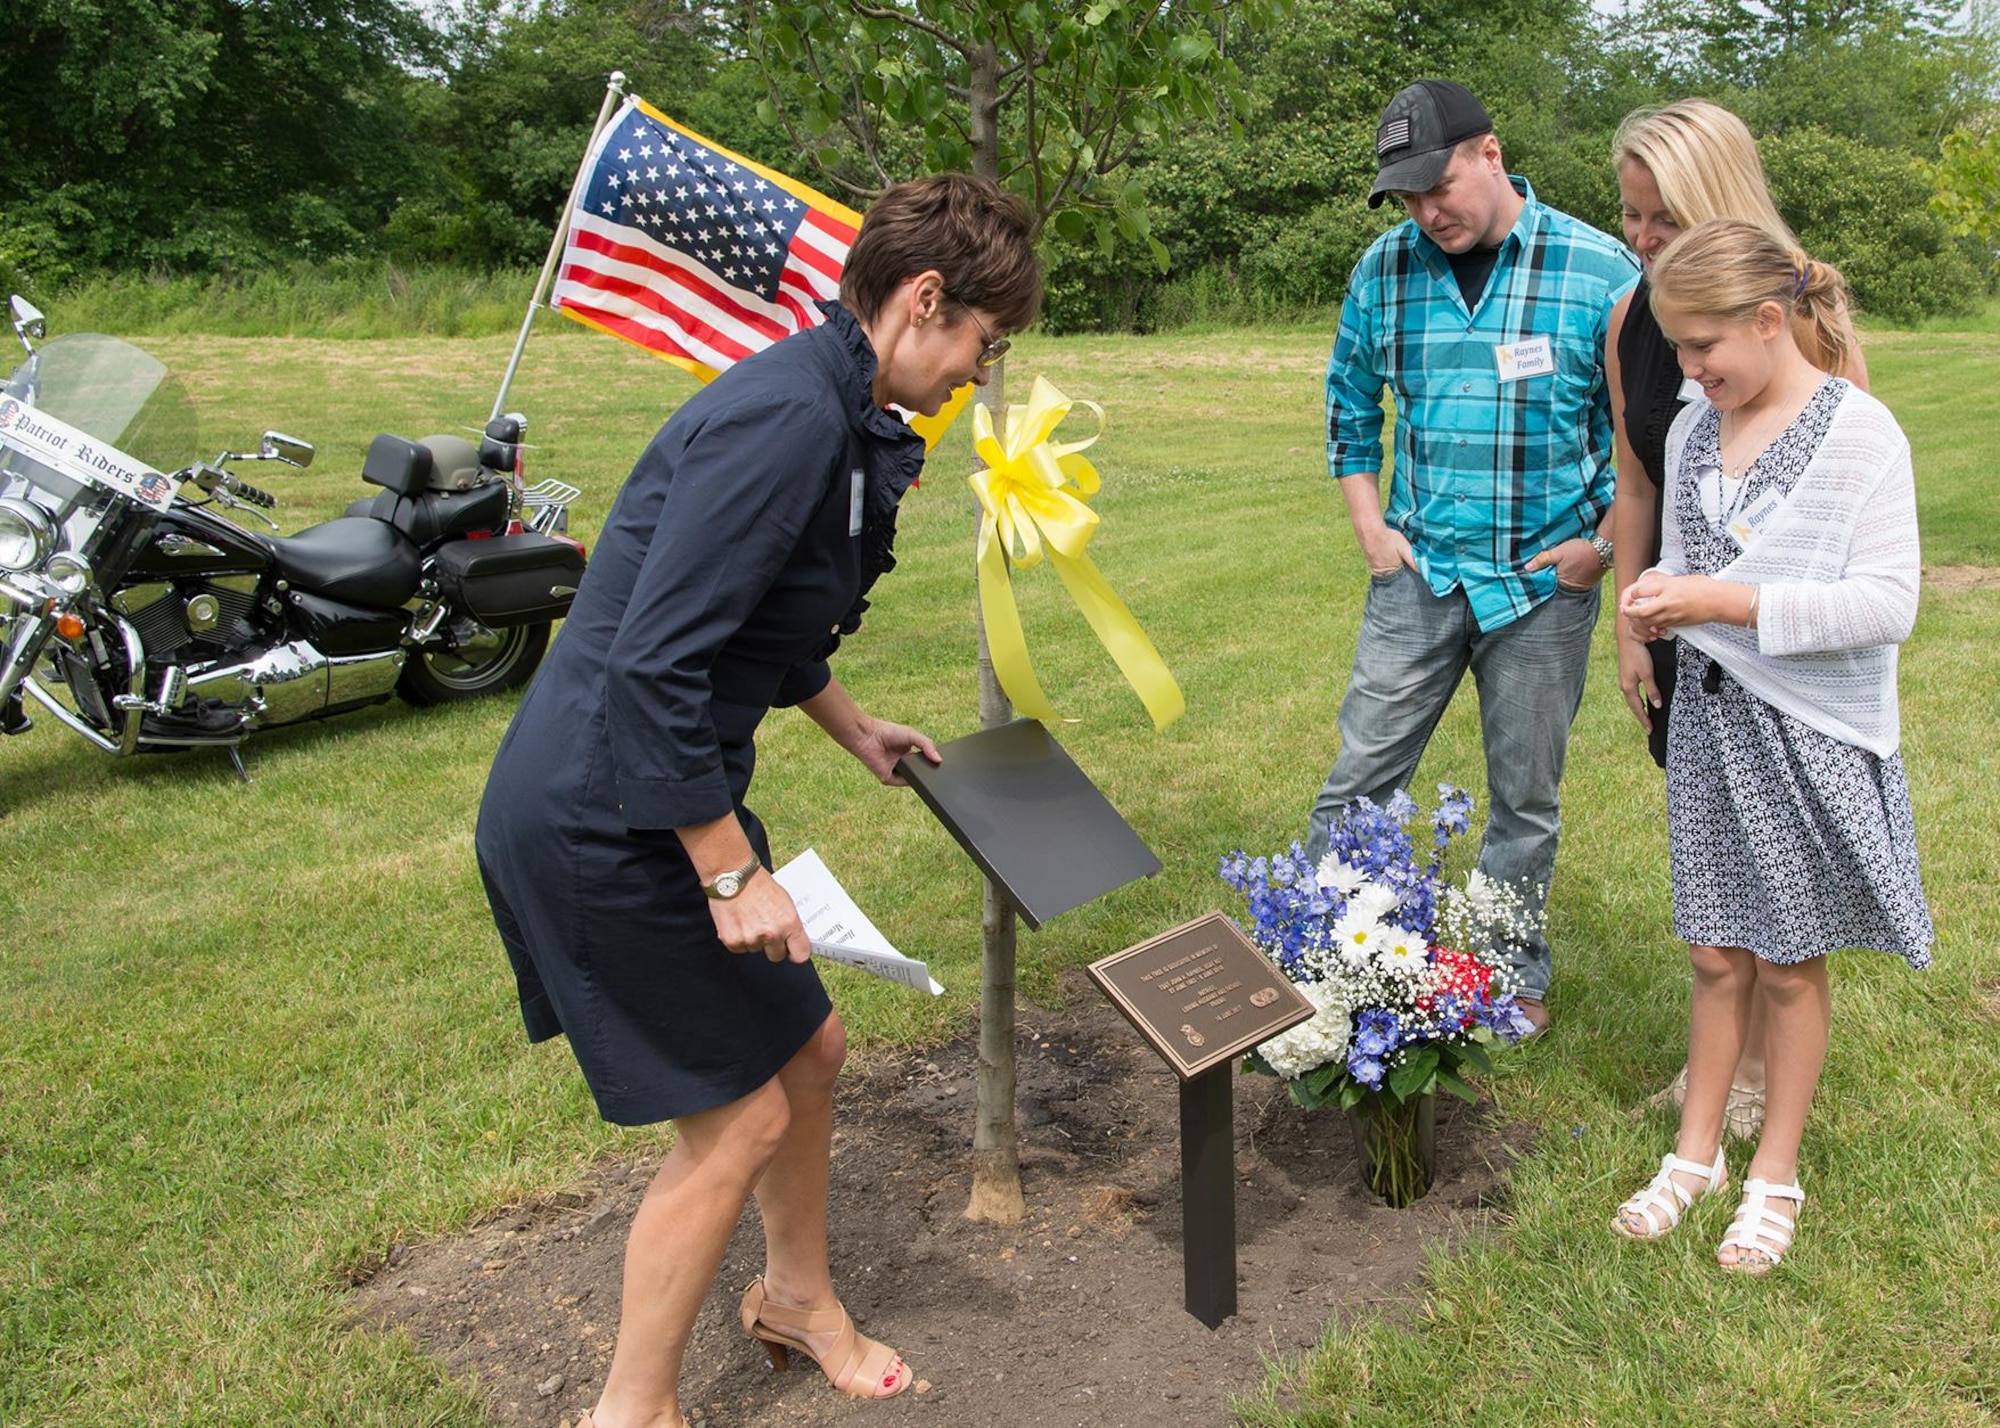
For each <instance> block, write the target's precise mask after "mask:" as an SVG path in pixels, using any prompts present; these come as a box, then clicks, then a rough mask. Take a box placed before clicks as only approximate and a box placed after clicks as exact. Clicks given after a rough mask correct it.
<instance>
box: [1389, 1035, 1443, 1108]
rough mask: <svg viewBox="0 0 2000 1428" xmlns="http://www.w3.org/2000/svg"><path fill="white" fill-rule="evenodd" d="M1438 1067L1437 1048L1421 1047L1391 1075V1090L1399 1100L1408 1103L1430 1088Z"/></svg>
mask: <svg viewBox="0 0 2000 1428" xmlns="http://www.w3.org/2000/svg"><path fill="white" fill-rule="evenodd" d="M1437 1067H1438V1050H1437V1047H1435V1046H1425V1047H1420V1048H1419V1049H1418V1050H1416V1051H1414V1052H1412V1053H1411V1054H1410V1059H1409V1060H1407V1061H1405V1062H1404V1063H1403V1064H1402V1065H1401V1066H1398V1067H1397V1068H1396V1069H1395V1070H1393V1071H1391V1072H1390V1073H1389V1089H1390V1090H1391V1091H1393V1092H1395V1095H1396V1099H1397V1100H1399V1101H1407V1100H1409V1099H1410V1097H1412V1096H1414V1095H1417V1094H1419V1093H1420V1092H1422V1091H1424V1090H1426V1089H1427V1088H1428V1087H1429V1086H1430V1084H1431V1083H1432V1081H1433V1080H1434V1079H1435V1078H1436V1075H1437Z"/></svg>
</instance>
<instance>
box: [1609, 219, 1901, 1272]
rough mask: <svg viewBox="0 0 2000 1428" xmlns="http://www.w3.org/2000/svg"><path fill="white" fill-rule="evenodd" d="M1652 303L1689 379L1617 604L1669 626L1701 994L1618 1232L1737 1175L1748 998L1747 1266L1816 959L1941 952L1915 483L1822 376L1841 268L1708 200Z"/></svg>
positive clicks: (1825, 1014)
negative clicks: (1655, 551) (1916, 733)
mask: <svg viewBox="0 0 2000 1428" xmlns="http://www.w3.org/2000/svg"><path fill="white" fill-rule="evenodd" d="M1652 304H1653V312H1654V315H1655V316H1656V317H1657V318H1658V320H1659V324H1660V328H1661V330H1662V331H1663V332H1664V333H1665V334H1666V336H1667V339H1668V340H1669V341H1670V342H1672V343H1673V344H1674V347H1675V350H1676V353H1677V355H1678V358H1679V361H1680V366H1681V370H1682V372H1684V373H1685V374H1686V375H1687V376H1688V377H1689V378H1690V379H1692V380H1693V381H1695V382H1697V383H1699V384H1700V386H1701V388H1702V391H1703V394H1704V398H1703V399H1700V400H1696V401H1693V402H1691V403H1690V404H1689V405H1688V407H1687V408H1686V409H1685V410H1684V411H1683V412H1682V413H1681V414H1680V416H1679V417H1678V418H1677V419H1676V420H1675V422H1674V424H1673V428H1672V430H1671V432H1670V433H1669V435H1668V438H1667V447H1666V469H1667V470H1668V471H1669V472H1671V473H1672V475H1671V478H1670V482H1669V487H1668V490H1667V492H1666V493H1665V499H1666V502H1667V505H1666V510H1665V513H1664V515H1665V519H1664V523H1663V530H1662V540H1661V553H1660V563H1659V564H1658V565H1657V566H1655V567H1654V568H1653V569H1651V570H1649V571H1647V572H1645V573H1644V574H1643V575H1641V576H1640V577H1639V578H1638V579H1637V580H1635V581H1633V582H1632V584H1631V586H1630V587H1628V589H1627V590H1626V592H1625V595H1624V598H1623V599H1622V600H1621V601H1620V604H1619V612H1620V614H1621V616H1623V617H1624V618H1625V619H1626V620H1628V621H1629V622H1630V623H1631V626H1632V628H1633V630H1634V632H1635V633H1636V634H1637V635H1638V636H1639V637H1640V638H1642V639H1655V638H1659V637H1660V636H1661V635H1662V634H1664V633H1666V632H1669V631H1671V632H1673V633H1674V634H1676V635H1677V636H1678V637H1679V639H1678V643H1679V689H1678V691H1677V693H1676V695H1675V700H1674V704H1673V706H1672V712H1671V715H1670V722H1669V728H1668V740H1667V836H1668V844H1669V848H1670V851H1671V861H1672V868H1673V898H1674V931H1675V935H1677V936H1679V937H1683V938H1685V939H1687V942H1688V952H1689V957H1690V959H1691V961H1692V962H1693V965H1694V993H1693V1001H1692V1008H1691V1012H1690V1016H1689V1021H1688V1090H1687V1100H1686V1104H1685V1105H1684V1106H1683V1108H1682V1115H1681V1129H1680V1136H1679V1139H1678V1141H1677V1142H1676V1145H1675V1148H1674V1151H1673V1153H1672V1154H1669V1155H1667V1156H1665V1157H1664V1158H1663V1159H1662V1160H1661V1162H1660V1172H1659V1174H1658V1175H1657V1176H1655V1177H1654V1179H1653V1181H1652V1183H1651V1184H1649V1185H1648V1186H1647V1187H1646V1188H1645V1189H1643V1190H1641V1191H1639V1192H1638V1193H1637V1194H1635V1195H1634V1196H1632V1198H1631V1199H1629V1200H1627V1201H1626V1202H1625V1204H1624V1205H1623V1206H1622V1207H1621V1208H1620V1209H1619V1211H1618V1215H1617V1218H1616V1219H1615V1220H1614V1222H1613V1228H1614V1229H1615V1230H1616V1231H1617V1232H1618V1233H1620V1234H1622V1235H1626V1236H1628V1237H1631V1238H1634V1239H1656V1238H1658V1237H1659V1236H1661V1235H1664V1234H1666V1233H1667V1232H1668V1231H1670V1230H1672V1229H1673V1228H1674V1226H1675V1225H1677V1224H1678V1223H1679V1222H1680V1219H1681V1215H1682V1213H1683V1212H1684V1211H1685V1210H1686V1209H1687V1207H1688V1206H1689V1205H1691V1204H1692V1203H1693V1202H1694V1200H1695V1199H1696V1198H1698V1197H1699V1196H1701V1195H1704V1194H1708V1193H1711V1192H1714V1191H1719V1190H1721V1189H1723V1188H1724V1187H1725V1186H1726V1184H1727V1181H1728V1172H1727V1168H1726V1166H1725V1163H1724V1160H1723V1152H1722V1131H1723V1107H1724V1102H1725V1100H1726V1098H1727V1096H1728V1093H1729V1080H1730V1074H1731V1072H1732V1070H1733V1069H1734V1067H1735V1065H1736V1060H1737V1057H1738V1055H1739V1054H1740V1053H1741V1050H1742V1046H1743V1037H1744V1030H1745V1024H1746V1021H1747V1018H1748V1015H1749V1009H1750V1005H1751V1001H1752V998H1753V996H1754V995H1757V994H1760V993H1761V995H1762V997H1763V999H1764V1004H1765V1006H1766V1008H1767V1009H1768V1012H1769V1033H1768V1037H1769V1043H1768V1052H1767V1062H1766V1064H1767V1068H1768V1077H1769V1083H1768V1091H1767V1102H1766V1112H1765V1121H1764V1130H1763V1135H1762V1136H1761V1138H1760V1139H1759V1140H1758V1142H1757V1147H1756V1152H1755V1154H1754V1155H1753V1156H1752V1157H1751V1160H1750V1164H1749V1166H1748V1168H1747V1171H1746V1175H1747V1178H1746V1179H1745V1181H1744V1185H1743V1199H1742V1202H1741V1204H1740V1205H1739V1207H1738V1209H1737V1212H1736V1218H1735V1221H1734V1223H1733V1224H1732V1225H1731V1227H1730V1229H1729V1232H1728V1233H1727V1234H1726V1235H1725V1236H1724V1238H1723V1241H1722V1246H1721V1249H1720V1250H1719V1252H1718V1255H1717V1259H1718V1261H1719V1262H1720V1263H1721V1265H1722V1266H1723V1267H1724V1268H1725V1269H1732V1270H1740V1271H1745V1272H1748V1273H1753V1274H1761V1273H1763V1272H1764V1271H1766V1270H1768V1269H1770V1268H1771V1267H1772V1266H1773V1265H1776V1264H1777V1263H1778V1262H1779V1261H1780V1260H1781V1259H1782V1258H1783V1257H1784V1254H1785V1251H1786V1250H1787V1249H1788V1248H1789V1247H1790V1245H1791V1241H1792V1233H1793V1227H1794V1224H1795V1222H1796V1220H1797V1217H1798V1212H1799V1207H1800V1206H1801V1205H1802V1204H1803V1203H1804V1201H1805V1194H1804V1192H1803V1191H1801V1190H1800V1189H1799V1186H1798V1150H1799V1138H1800V1135H1801V1133H1802V1132H1803V1131H1804V1129H1805V1118H1806V1110H1807V1108H1808V1106H1809V1105H1810V1104H1811V1102H1812V1094H1813V1088H1814V1086H1815V1084H1816V1083H1817V1081H1818V1079H1819V1072H1820V1066H1821V1063H1822V1062H1823V1061H1824V1059H1825V1054H1826V1042H1827V1030H1828V1026H1829V1021H1830V1003H1829V998H1828V987H1827V975H1826V955H1827V954H1828V953H1830V952H1832V951H1834V950H1835V949H1837V948H1846V947H1871V948H1876V949H1878V950H1881V951H1884V952H1889V953H1893V954H1895V955H1897V956H1900V957H1902V958H1904V959H1905V960H1906V961H1908V962H1909V963H1910V965H1911V966H1913V967H1919V968H1921V967H1924V966H1926V965H1928V964H1929V962H1930V950H1929V949H1930V944H1931V940H1932V939H1931V921H1930V913H1929V910H1928V908H1927V907H1926V905H1925V902H1924V894H1923V887H1922V884H1921V882H1920V881H1919V879H1918V875H1917V849H1916V829H1915V825H1914V823H1913V822H1912V819H1911V815H1910V795H1909V787H1908V785H1907V783H1906V782H1905V781H1904V776H1903V764H1902V760H1901V758H1900V757H1899V755H1898V754H1897V751H1896V750H1897V740H1898V733H1897V709H1896V646H1897V645H1898V644H1899V643H1900V642H1901V641H1902V640H1904V639H1905V638H1907V637H1908V635H1909V633H1910V627H1911V625H1912V623H1913V622H1914V620H1915V618H1916V609H1917V586H1918V577H1919V566H1918V560H1917V522H1916V497H1915V489H1914V486H1913V484H1912V481H1911V473H1910V448H1909V443H1908V441H1906V440H1905V439H1904V436H1903V433H1902V431H1901V429H1900V428H1899V427H1898V426H1897V425H1896V421H1895V418H1893V417H1892V416H1890V415H1889V412H1888V409H1887V408H1885V407H1884V406H1883V405H1882V404H1881V403H1880V402H1878V401H1876V400H1875V399H1874V398H1872V397H1870V396H1868V395H1867V394H1866V393H1865V392H1862V391H1860V390H1859V389H1858V388H1856V387H1854V386H1853V385H1851V384H1850V383H1848V382H1846V381H1844V380H1842V379H1841V378H1838V377H1833V376H1829V375H1828V374H1829V373H1830V372H1833V371H1837V370H1839V369H1840V366H1841V363H1842V359H1843V355H1844V352H1843V349H1844V347H1845V345H1846V344H1847V343H1849V342H1851V341H1852V340H1853V338H1852V334H1851V330H1850V329H1848V328H1847V327H1846V326H1845V324H1844V323H1842V322H1840V321H1839V320H1838V314H1839V313H1840V312H1841V311H1842V310H1843V308H1844V305H1845V284H1844V283H1843V282H1842V280H1841V277H1840V274H1839V273H1838V272H1836V271H1835V270H1834V269H1833V268H1831V267H1829V266H1827V265H1826V264H1824V263H1819V262H1815V261H1814V260H1812V259H1811V258H1809V257H1807V256H1806V255H1805V254H1804V253H1802V252H1799V251H1798V250H1797V249H1796V248H1794V247H1792V246H1791V245H1789V244H1787V243H1785V242H1784V241H1783V240H1781V239H1779V238H1777V237H1774V236H1773V235H1772V234H1770V233H1768V232H1766V231H1764V230H1763V229H1760V228H1758V227H1756V226H1754V225H1751V224H1748V223H1742V222H1738V221H1735V220H1731V219H1717V220H1712V221H1710V222H1707V223H1703V224H1701V225H1699V226H1698V227H1696V228H1695V229H1693V230H1692V231H1690V232H1689V233H1688V234H1687V235H1686V236H1684V237H1683V238H1681V239H1680V241H1679V242H1677V243H1675V244H1674V245H1673V246H1672V247H1671V248H1669V249H1667V250H1666V251H1665V252H1664V253H1662V254H1661V255H1660V256H1659V258H1658V259H1657V260H1656V261H1655V263H1654V265H1653V271H1652ZM1795 319H1796V320H1795ZM1799 332H1803V333H1804V334H1805V337H1806V347H1805V348H1803V349H1802V347H1801V345H1800V339H1799V337H1798V336H1797V335H1796V334H1797V333H1799Z"/></svg>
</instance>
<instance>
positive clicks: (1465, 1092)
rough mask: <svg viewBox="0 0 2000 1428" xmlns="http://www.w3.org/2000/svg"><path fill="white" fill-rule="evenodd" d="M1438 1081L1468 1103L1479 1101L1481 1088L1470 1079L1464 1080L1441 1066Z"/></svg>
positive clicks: (1475, 1103)
mask: <svg viewBox="0 0 2000 1428" xmlns="http://www.w3.org/2000/svg"><path fill="white" fill-rule="evenodd" d="M1437 1083H1438V1085H1440V1086H1442V1087H1444V1088H1445V1090H1447V1091H1449V1092H1451V1093H1452V1095H1454V1096H1456V1097H1458V1098H1459V1099H1460V1100H1461V1101H1464V1102H1465V1103H1466V1104H1467V1105H1477V1104H1478V1103H1479V1088H1478V1087H1477V1086H1475V1085H1473V1084H1472V1083H1471V1082H1470V1081H1462V1080H1460V1079H1459V1078H1458V1077H1457V1076H1455V1075H1453V1074H1452V1073H1451V1072H1449V1071H1446V1070H1444V1069H1442V1068H1440V1069H1439V1071H1438V1073H1437Z"/></svg>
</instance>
